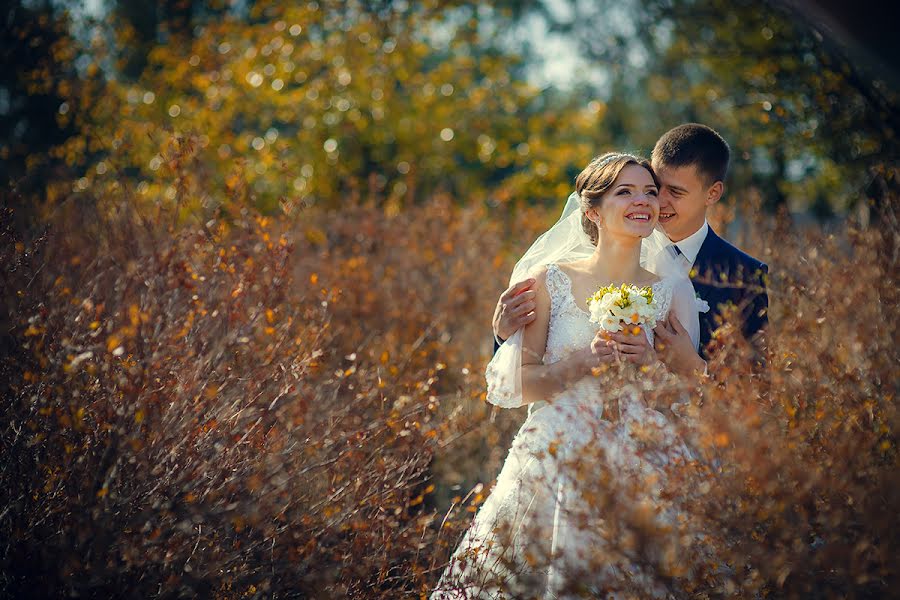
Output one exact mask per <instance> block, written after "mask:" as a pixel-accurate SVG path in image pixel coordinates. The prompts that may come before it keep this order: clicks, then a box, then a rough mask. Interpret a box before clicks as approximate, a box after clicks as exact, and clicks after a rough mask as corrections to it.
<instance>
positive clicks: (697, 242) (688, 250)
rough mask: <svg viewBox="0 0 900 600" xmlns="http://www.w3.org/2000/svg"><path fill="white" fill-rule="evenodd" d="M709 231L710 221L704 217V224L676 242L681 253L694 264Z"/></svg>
mask: <svg viewBox="0 0 900 600" xmlns="http://www.w3.org/2000/svg"><path fill="white" fill-rule="evenodd" d="M708 233H709V223H708V222H707V221H706V219H703V225H702V226H701V227H700V229H698V230H697V231H695V232H694V233H692V234H691V235H689V236H687V237H686V238H684V239H683V240H681V241H680V242H676V243H677V245H678V249H679V250H681V253H682V254H684V257H685V258H686V259H688V262H690V263H691V264H694V261H695V260H697V255H698V254H700V246H702V245H703V242H704V241H706V235H707V234H708Z"/></svg>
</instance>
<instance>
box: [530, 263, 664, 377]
mask: <svg viewBox="0 0 900 600" xmlns="http://www.w3.org/2000/svg"><path fill="white" fill-rule="evenodd" d="M675 281H676V279H675V278H671V277H667V278H665V279H661V280H659V281H657V282H656V283H654V284H653V286H652V287H653V297H654V298H656V302H657V305H658V309H657V313H656V318H657V320H660V321H661V320H663V319H664V318H665V317H666V315H667V314H668V312H669V308H670V307H671V305H672V289H673V285H674V282H675ZM547 292H548V293H549V294H550V324H549V326H548V328H547V349H546V351H545V353H544V364H552V363H555V362H557V361H559V360H562V359H563V358H565V357H566V356H568V355H569V354H571V353H572V352H574V351H576V350H578V349H579V348H585V347H587V346H588V345H590V343H591V340H593V339H594V335H595V334H596V333H597V324H596V323H591V322H590V315H589V314H588V313H587V312H586V311H585V310H584V309H582V308H581V307H580V306H578V305H577V304H576V303H575V297H574V296H573V295H572V280H571V279H569V276H568V275H566V273H565V271H563V270H562V269H560V268H559V266H558V265H555V264H551V265H548V266H547ZM645 332H646V334H647V338H648V339H649V340H650V344H651V345H652V344H653V330H651V329H646V330H645Z"/></svg>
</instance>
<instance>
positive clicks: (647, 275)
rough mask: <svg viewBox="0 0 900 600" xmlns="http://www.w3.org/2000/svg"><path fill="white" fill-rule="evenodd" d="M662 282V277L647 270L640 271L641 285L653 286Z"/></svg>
mask: <svg viewBox="0 0 900 600" xmlns="http://www.w3.org/2000/svg"><path fill="white" fill-rule="evenodd" d="M660 281H662V277H660V276H659V275H657V274H656V273H654V272H653V271H648V270H647V269H643V268H642V269H641V285H654V284H656V283H659V282H660Z"/></svg>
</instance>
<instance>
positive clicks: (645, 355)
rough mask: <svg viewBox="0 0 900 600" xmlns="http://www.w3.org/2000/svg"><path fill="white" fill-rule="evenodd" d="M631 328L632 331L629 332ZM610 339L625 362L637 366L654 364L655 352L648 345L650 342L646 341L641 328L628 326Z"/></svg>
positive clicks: (645, 335)
mask: <svg viewBox="0 0 900 600" xmlns="http://www.w3.org/2000/svg"><path fill="white" fill-rule="evenodd" d="M632 327H633V328H634V331H630V330H631V329H632ZM610 337H611V339H612V341H613V342H614V343H615V346H616V349H617V350H618V352H619V354H620V355H621V356H622V358H623V359H625V360H626V361H628V362H632V363H635V364H637V365H651V364H653V363H655V362H656V351H655V350H654V349H653V346H651V345H650V340H648V339H647V334H646V333H645V332H644V329H643V328H642V327H640V326H631V325H629V326H628V327H627V329H626V330H625V331H619V332H617V333H613V334H612V335H611V336H610Z"/></svg>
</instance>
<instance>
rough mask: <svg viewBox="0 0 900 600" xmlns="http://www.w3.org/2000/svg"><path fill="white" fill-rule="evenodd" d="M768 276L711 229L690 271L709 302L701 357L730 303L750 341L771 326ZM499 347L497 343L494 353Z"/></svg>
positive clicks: (702, 318)
mask: <svg viewBox="0 0 900 600" xmlns="http://www.w3.org/2000/svg"><path fill="white" fill-rule="evenodd" d="M768 272H769V267H768V266H766V264H765V263H762V262H760V261H758V260H756V259H755V258H753V257H752V256H750V255H749V254H746V253H744V252H741V251H740V250H738V249H737V248H735V247H734V246H732V245H731V244H729V243H728V242H726V241H725V240H723V239H722V238H720V237H719V236H718V235H717V234H716V232H715V231H713V230H712V228H710V229H709V233H708V234H707V235H706V239H705V240H704V241H703V245H702V246H700V252H698V253H697V258H696V259H695V260H694V267H693V268H692V269H691V281H692V282H693V284H694V291H695V292H696V293H697V295H698V296H700V298H702V299H703V300H706V302H707V303H708V304H709V309H710V310H709V312H706V313H700V356H702V357H703V358H705V359H708V358H709V356H708V355H707V352H706V346H707V344H709V341H710V339H712V332H713V331H715V330H716V329H717V328H718V327H719V325H720V323H718V322H717V321H716V318H717V317H718V316H720V315H721V312H722V310H721V309H722V307H723V306H726V305H728V304H729V303H731V304H734V305H735V306H737V307H738V308H739V309H740V310H741V314H742V315H743V332H744V335H745V336H746V337H747V339H750V338H752V337H753V335H755V334H756V333H757V332H758V331H760V330H761V329H763V328H764V327H766V326H767V325H768V323H769V317H768V309H769V297H768V295H767V293H766V279H767V276H768ZM499 347H500V346H499V345H498V344H497V341H496V339H495V340H494V352H497V349H498V348H499Z"/></svg>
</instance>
